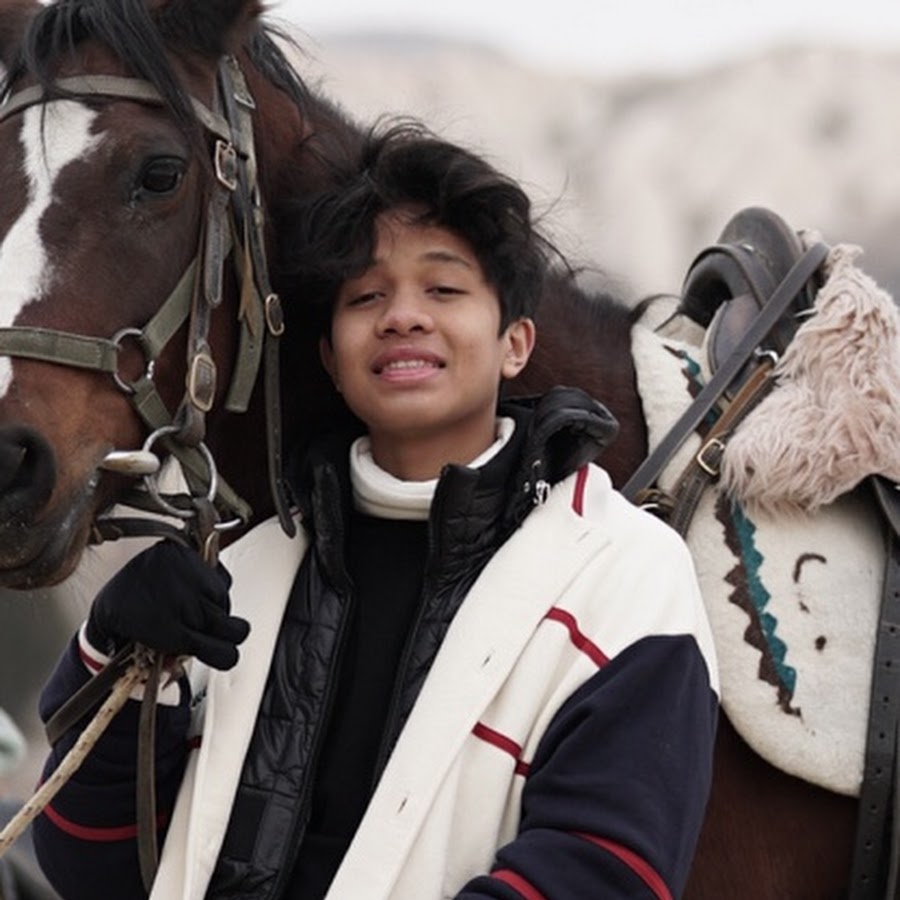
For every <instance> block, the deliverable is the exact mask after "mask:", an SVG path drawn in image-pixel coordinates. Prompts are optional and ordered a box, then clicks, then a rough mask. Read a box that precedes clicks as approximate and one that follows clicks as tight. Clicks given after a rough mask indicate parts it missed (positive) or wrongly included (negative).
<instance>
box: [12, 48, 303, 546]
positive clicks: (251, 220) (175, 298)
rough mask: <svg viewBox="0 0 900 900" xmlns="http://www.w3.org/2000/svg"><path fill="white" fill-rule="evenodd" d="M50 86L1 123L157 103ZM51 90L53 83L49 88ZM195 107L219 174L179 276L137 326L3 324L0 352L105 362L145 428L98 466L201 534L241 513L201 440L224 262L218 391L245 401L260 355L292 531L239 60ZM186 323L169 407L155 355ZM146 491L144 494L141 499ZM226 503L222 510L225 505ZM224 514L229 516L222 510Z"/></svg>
mask: <svg viewBox="0 0 900 900" xmlns="http://www.w3.org/2000/svg"><path fill="white" fill-rule="evenodd" d="M52 87H53V88H54V89H55V91H54V92H53V93H48V92H47V91H46V90H45V89H44V88H43V87H42V86H40V85H36V86H33V87H28V88H25V89H23V90H21V91H19V92H17V93H15V94H12V95H11V96H9V97H8V98H7V99H6V101H5V102H4V103H3V104H2V105H0V122H2V121H4V120H6V119H8V118H9V117H10V116H13V115H15V114H17V113H19V112H21V111H23V110H25V109H27V108H28V107H31V106H35V105H39V104H45V103H47V102H50V101H51V100H55V99H68V98H72V99H78V98H82V97H97V98H107V99H109V100H117V99H122V100H131V101H134V102H137V103H143V104H148V105H151V106H163V105H164V100H163V97H162V95H161V94H160V93H159V91H158V90H157V89H156V88H155V87H154V86H153V85H152V84H150V83H149V82H147V81H144V80H142V79H138V78H128V77H120V76H115V75H82V76H74V77H69V78H61V79H59V80H57V81H56V82H54V84H53V86H52ZM56 91H58V92H59V93H56ZM190 102H191V107H192V109H193V112H194V114H195V115H196V117H197V120H198V121H199V123H200V124H201V126H202V128H203V129H204V131H205V133H206V134H207V135H208V136H209V137H211V138H212V139H213V140H214V150H213V153H212V164H213V169H214V172H215V179H214V181H213V183H212V185H211V187H210V189H209V191H208V196H207V198H206V215H205V219H204V221H203V225H202V232H201V238H200V246H199V247H198V250H197V254H196V255H195V257H194V259H193V260H192V261H191V262H190V263H189V264H188V266H187V268H186V269H185V271H184V272H183V274H182V275H181V277H180V279H179V281H178V283H177V285H176V286H175V288H174V289H173V291H172V292H171V293H170V294H169V296H168V298H167V299H166V300H165V301H164V303H163V304H162V306H161V307H160V308H159V310H158V311H157V313H156V314H155V315H154V316H153V318H152V319H151V320H150V321H149V322H148V323H147V324H146V325H145V326H144V327H143V328H125V329H123V330H121V331H119V332H117V333H116V334H114V335H112V336H111V337H109V338H103V337H94V336H87V335H81V334H76V333H72V332H66V331H56V330H52V329H46V328H31V327H20V326H12V327H7V328H0V355H5V356H10V357H23V358H28V359H37V360H43V361H45V362H51V363H56V364H59V365H65V366H71V367H75V368H79V369H87V370H90V371H95V372H104V373H107V374H108V375H110V376H111V377H112V378H113V379H114V381H115V383H116V385H117V386H118V387H119V389H120V390H122V391H123V392H124V393H125V394H127V395H128V396H129V397H130V399H131V403H132V405H133V407H134V409H135V410H136V412H137V414H138V415H139V416H140V418H141V420H142V421H143V422H144V424H145V425H146V426H147V428H148V430H149V432H150V437H149V438H148V439H147V442H146V443H145V444H144V447H143V448H142V450H140V451H114V452H112V453H110V454H109V456H108V457H107V458H106V460H105V461H104V464H103V468H106V469H111V470H113V471H117V472H120V473H125V474H131V475H143V476H144V479H145V484H146V486H147V488H148V490H145V491H142V492H141V491H136V492H133V495H134V496H133V497H130V498H129V500H128V505H131V506H134V507H137V508H141V507H145V508H148V509H153V510H154V511H156V512H160V511H162V512H164V513H165V514H167V515H170V514H171V515H177V516H179V517H180V518H184V519H192V520H194V521H199V520H200V519H202V520H204V521H205V522H206V523H207V524H206V527H205V528H203V532H205V534H204V536H203V540H204V541H205V540H207V539H209V537H211V536H212V535H217V533H218V530H221V529H222V528H224V527H227V526H229V525H237V524H241V523H246V522H247V521H249V519H250V516H251V512H252V511H251V510H250V508H249V506H248V505H247V504H246V503H245V502H244V501H243V500H242V499H241V498H240V497H238V496H237V494H236V493H235V492H234V491H233V490H232V489H231V488H230V487H229V486H228V485H227V484H225V483H224V481H222V479H221V478H218V476H217V473H216V468H215V463H214V461H213V458H212V455H211V454H210V453H209V451H208V450H207V449H206V447H205V445H204V444H203V436H204V433H205V415H206V413H208V412H209V411H210V410H211V409H212V406H213V399H214V396H215V390H216V364H215V362H214V360H213V358H212V354H211V350H210V346H209V343H208V335H209V325H210V319H211V316H212V314H213V312H214V311H215V310H216V309H217V308H218V307H219V305H220V304H221V302H222V298H223V282H224V273H225V265H226V261H227V259H228V258H229V257H231V259H232V265H233V267H234V271H235V273H236V275H237V281H238V283H239V284H240V286H241V294H240V310H239V313H238V317H239V320H240V342H239V350H238V356H237V359H236V362H235V366H234V371H233V373H232V379H231V384H230V385H229V389H228V393H227V396H226V400H225V408H226V409H227V410H228V411H230V412H245V411H246V410H247V407H248V405H249V402H250V394H251V392H252V390H253V387H254V385H255V383H256V380H257V377H258V374H259V370H260V367H261V365H262V361H263V359H264V360H265V366H264V372H265V374H264V381H265V403H266V441H267V453H268V469H269V486H270V490H271V493H272V498H273V500H274V503H275V508H276V510H277V513H278V516H279V520H280V522H281V525H282V527H283V528H284V530H285V531H286V532H287V533H288V534H293V533H294V530H295V526H294V523H293V521H292V519H291V516H290V513H289V508H288V506H289V504H288V501H287V495H286V490H285V486H284V482H283V480H282V460H281V403H280V385H279V362H278V355H279V338H280V337H281V335H282V333H283V331H284V320H283V316H282V309H281V301H280V299H279V297H278V295H277V294H276V293H275V292H274V291H273V290H272V286H271V282H270V278H269V271H268V265H267V260H266V253H265V242H264V234H263V230H264V227H263V226H264V213H263V209H262V202H261V196H260V191H259V184H258V181H257V162H256V152H255V146H254V140H253V122H252V115H253V112H254V110H255V108H256V104H255V102H254V100H253V97H252V95H251V94H250V91H249V90H248V87H247V83H246V79H245V78H244V75H243V72H242V71H241V69H240V67H239V65H238V63H237V60H236V59H234V58H233V57H231V56H229V57H225V58H224V59H223V60H222V62H221V63H220V66H219V71H218V84H217V92H216V97H215V100H214V106H215V107H216V108H215V109H210V108H209V107H208V106H206V105H204V104H203V103H201V102H200V101H198V100H196V99H194V98H191V99H190ZM185 323H188V348H187V377H186V387H185V394H184V397H183V398H182V401H181V403H180V406H179V409H178V410H177V412H176V413H175V414H172V413H171V412H170V411H169V410H168V408H167V407H166V404H165V403H164V402H163V400H162V398H161V396H160V395H159V393H158V391H157V389H156V385H155V383H154V370H155V367H156V362H157V360H158V358H159V356H160V354H161V353H162V351H163V349H164V348H165V347H166V346H167V344H168V343H169V341H170V340H171V339H172V338H173V337H174V336H175V334H176V333H177V332H178V331H179V330H180V329H181V328H182V326H183V325H184V324H185ZM126 342H134V343H136V344H137V346H138V347H139V348H140V350H141V352H142V353H143V356H144V360H145V368H144V372H143V374H142V375H141V376H139V377H138V378H137V379H136V380H134V381H128V380H126V379H125V378H124V377H123V376H122V375H121V374H120V365H119V362H120V353H121V351H122V347H123V346H124V345H125V344H126ZM157 441H160V442H161V443H162V444H163V445H164V446H165V447H166V449H167V450H168V451H169V452H170V453H171V455H173V456H174V457H175V458H176V459H177V460H178V461H179V463H180V464H181V467H182V471H183V473H184V476H185V479H186V480H187V483H188V485H189V488H190V490H191V495H192V496H191V502H190V503H189V504H188V508H187V509H186V508H185V505H184V503H181V504H173V503H169V502H166V501H164V500H163V499H162V497H161V495H160V494H159V492H158V490H156V488H155V476H156V472H157V470H158V468H159V460H158V459H157V458H156V457H155V454H153V453H152V447H153V445H154V444H155V443H156V442H157ZM148 498H149V499H148ZM222 513H224V516H223V515H221V514H222ZM222 518H225V519H227V520H230V521H226V522H225V523H224V524H220V520H221V519H222ZM161 528H162V529H163V530H164V529H165V526H163V525H161V523H158V522H155V521H153V520H149V519H146V518H144V519H123V518H116V519H113V518H111V517H103V518H101V519H98V520H97V522H96V523H95V525H94V540H96V541H100V540H106V539H110V538H116V537H122V536H124V535H126V534H128V535H133V534H154V535H157V534H159V533H160V529H161Z"/></svg>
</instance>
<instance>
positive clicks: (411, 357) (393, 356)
mask: <svg viewBox="0 0 900 900" xmlns="http://www.w3.org/2000/svg"><path fill="white" fill-rule="evenodd" d="M444 366H445V363H444V361H443V360H442V359H440V358H439V357H438V356H436V355H434V354H431V353H426V354H423V353H421V351H419V352H405V353H404V352H399V353H397V352H394V353H388V354H384V355H382V356H380V357H378V358H377V359H376V360H375V361H374V363H373V364H372V371H373V372H374V373H375V374H376V375H386V374H390V373H391V372H397V373H403V372H410V373H411V372H416V371H421V370H424V369H443V368H444Z"/></svg>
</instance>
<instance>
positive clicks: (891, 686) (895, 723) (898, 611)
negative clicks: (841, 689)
mask: <svg viewBox="0 0 900 900" xmlns="http://www.w3.org/2000/svg"><path fill="white" fill-rule="evenodd" d="M898 729H900V536H898V534H897V532H896V531H895V530H894V529H893V528H888V546H887V559H886V563H885V573H884V589H883V591H882V599H881V609H880V612H879V619H878V633H877V635H876V640H875V657H874V660H873V667H872V687H871V693H870V699H869V723H868V730H867V733H866V751H865V761H864V768H863V780H862V786H861V788H860V795H859V806H858V813H857V816H858V818H857V823H856V837H855V839H854V848H853V865H852V869H851V875H850V884H849V887H848V891H847V900H885V898H893V897H895V895H896V892H897V883H898V865H900V856H898V853H900V850H898V846H897V844H898V840H900V818H898V815H900V814H898V810H897V808H896V807H897V805H898V802H900V773H898V766H900V752H898V750H900V743H898V740H900V736H898Z"/></svg>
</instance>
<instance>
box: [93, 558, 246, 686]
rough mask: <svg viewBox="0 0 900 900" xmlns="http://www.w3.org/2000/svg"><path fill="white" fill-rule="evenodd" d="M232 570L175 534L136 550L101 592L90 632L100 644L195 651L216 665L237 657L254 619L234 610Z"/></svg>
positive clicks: (183, 652) (219, 666)
mask: <svg viewBox="0 0 900 900" xmlns="http://www.w3.org/2000/svg"><path fill="white" fill-rule="evenodd" d="M230 587H231V576H230V575H229V574H228V571H227V570H226V569H225V567H224V566H223V565H221V564H219V565H218V566H216V568H212V567H211V566H209V565H207V564H206V563H205V562H203V560H202V559H201V557H200V555H199V554H198V553H196V552H195V551H193V550H190V549H189V548H188V547H185V546H182V545H181V544H178V543H175V542H174V541H161V542H160V543H158V544H154V545H153V546H152V547H150V548H149V549H148V550H145V551H143V552H142V553H140V554H138V555H137V556H136V557H134V559H132V560H131V561H130V562H128V563H127V564H126V565H125V566H124V567H123V568H122V570H121V571H120V572H119V573H118V574H117V575H115V576H114V577H113V578H112V579H111V580H110V581H109V582H108V583H107V584H106V586H105V587H104V588H103V589H102V590H101V591H100V593H99V594H98V595H97V598H96V599H95V600H94V604H93V606H92V607H91V612H90V616H89V617H88V623H87V639H88V641H89V642H90V643H91V645H92V646H94V647H96V648H97V649H98V650H102V651H105V652H112V653H115V651H117V650H120V649H121V648H122V647H124V646H125V645H126V644H127V643H129V642H130V641H137V642H138V643H140V644H143V645H144V646H145V647H149V648H150V649H151V650H156V651H158V652H160V653H163V654H165V655H167V656H196V657H197V659H199V660H201V661H202V662H205V663H206V664H207V665H210V666H212V667H213V668H215V669H230V668H231V667H232V666H234V665H235V663H237V661H238V649H237V645H238V644H240V643H241V642H242V641H243V640H244V639H245V638H246V637H247V635H248V634H249V633H250V625H249V623H248V622H247V621H246V620H244V619H240V618H238V617H237V616H230V615H229V614H228V613H229V611H230V609H231V602H230V599H229V597H228V589H229V588H230Z"/></svg>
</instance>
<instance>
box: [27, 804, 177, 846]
mask: <svg viewBox="0 0 900 900" xmlns="http://www.w3.org/2000/svg"><path fill="white" fill-rule="evenodd" d="M43 814H44V815H45V816H46V817H47V818H48V819H49V820H50V821H51V822H52V823H53V824H54V825H55V826H56V827H57V828H58V829H59V830H60V831H62V832H65V833H66V834H68V835H71V836H72V837H75V838H78V839H79V840H82V841H92V842H94V843H103V844H106V843H111V842H113V841H131V840H134V838H136V837H137V825H136V824H135V825H113V826H108V827H105V828H101V827H96V826H91V825H79V824H78V823H77V822H73V821H72V820H71V819H67V818H66V817H65V816H63V815H61V814H60V813H59V812H57V811H56V810H55V809H54V808H53V807H52V806H45V807H44V809H43ZM168 818H169V817H168V815H166V814H164V813H160V814H159V816H157V819H156V827H157V828H161V827H162V826H163V825H165V824H166V821H167V820H168Z"/></svg>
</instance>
